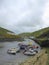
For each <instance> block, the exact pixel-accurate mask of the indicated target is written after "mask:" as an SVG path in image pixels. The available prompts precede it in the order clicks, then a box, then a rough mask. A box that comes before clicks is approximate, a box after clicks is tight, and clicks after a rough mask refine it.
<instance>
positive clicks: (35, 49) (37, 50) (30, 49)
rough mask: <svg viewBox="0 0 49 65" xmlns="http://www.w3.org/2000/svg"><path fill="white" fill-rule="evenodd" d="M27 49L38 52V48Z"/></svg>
mask: <svg viewBox="0 0 49 65" xmlns="http://www.w3.org/2000/svg"><path fill="white" fill-rule="evenodd" d="M29 51H30V52H36V53H38V49H33V48H30V49H29Z"/></svg>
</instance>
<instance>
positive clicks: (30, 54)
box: [24, 51, 36, 56]
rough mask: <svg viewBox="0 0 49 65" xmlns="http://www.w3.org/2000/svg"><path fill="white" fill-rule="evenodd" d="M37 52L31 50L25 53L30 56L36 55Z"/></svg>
mask: <svg viewBox="0 0 49 65" xmlns="http://www.w3.org/2000/svg"><path fill="white" fill-rule="evenodd" d="M35 54H36V52H30V51H26V52H24V55H29V56H34V55H35Z"/></svg>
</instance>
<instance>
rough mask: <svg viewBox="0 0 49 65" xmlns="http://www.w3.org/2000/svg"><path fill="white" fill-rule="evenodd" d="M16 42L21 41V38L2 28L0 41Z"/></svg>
mask: <svg viewBox="0 0 49 65" xmlns="http://www.w3.org/2000/svg"><path fill="white" fill-rule="evenodd" d="M15 40H21V37H20V36H18V35H15V33H14V32H12V31H9V30H7V29H4V28H2V27H0V41H15Z"/></svg>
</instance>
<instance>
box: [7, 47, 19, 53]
mask: <svg viewBox="0 0 49 65" xmlns="http://www.w3.org/2000/svg"><path fill="white" fill-rule="evenodd" d="M19 51H20V49H19V48H11V49H8V50H7V53H8V54H16V53H17V52H19Z"/></svg>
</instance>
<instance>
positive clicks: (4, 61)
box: [0, 42, 27, 65]
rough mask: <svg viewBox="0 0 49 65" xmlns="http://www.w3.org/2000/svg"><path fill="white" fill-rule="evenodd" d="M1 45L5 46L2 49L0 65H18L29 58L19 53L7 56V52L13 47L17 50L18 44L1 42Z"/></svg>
mask: <svg viewBox="0 0 49 65" xmlns="http://www.w3.org/2000/svg"><path fill="white" fill-rule="evenodd" d="M0 44H2V45H3V47H2V48H0V65H11V64H13V65H14V64H15V63H16V65H18V63H20V62H22V61H24V60H25V59H26V58H27V56H25V55H24V54H23V53H22V52H21V53H17V54H16V55H10V54H7V50H8V49H9V48H13V47H14V48H16V47H17V44H18V42H4V43H1V42H0Z"/></svg>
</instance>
